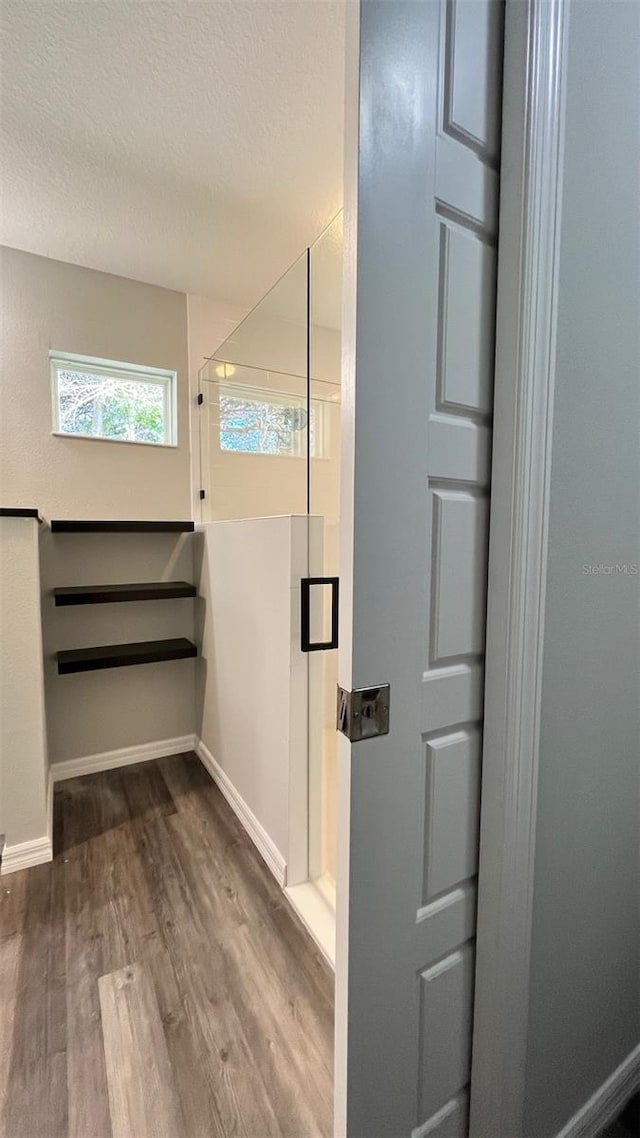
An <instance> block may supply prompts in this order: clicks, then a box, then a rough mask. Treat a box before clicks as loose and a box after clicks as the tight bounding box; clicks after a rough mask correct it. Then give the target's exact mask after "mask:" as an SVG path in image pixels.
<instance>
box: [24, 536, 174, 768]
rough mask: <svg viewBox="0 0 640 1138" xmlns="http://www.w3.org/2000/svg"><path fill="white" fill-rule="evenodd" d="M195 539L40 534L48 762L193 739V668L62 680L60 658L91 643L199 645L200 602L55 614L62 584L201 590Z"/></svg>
mask: <svg viewBox="0 0 640 1138" xmlns="http://www.w3.org/2000/svg"><path fill="white" fill-rule="evenodd" d="M193 541H194V535H193V534H191V533H185V534H171V533H165V534H66V533H52V532H51V530H49V529H48V528H44V527H43V528H42V530H41V534H40V564H41V587H42V627H43V649H44V675H45V693H46V708H47V731H48V739H49V760H50V762H51V764H52V766H53V770H54V774H55V765H56V764H57V763H60V762H63V761H66V760H69V759H76V758H83V757H86V756H89V755H99V754H102V753H104V752H105V751H114V750H118V749H120V748H123V747H133V746H139V745H141V744H144V743H154V742H158V741H163V740H166V739H178V740H179V739H181V738H183V737H184V736H188V735H191V734H192V733H193V730H194V661H193V660H173V661H164V662H162V663H157V664H145V665H144V666H141V667H131V668H113V669H106V670H104V671H98V672H80V673H77V674H73V675H67V676H59V675H58V674H57V667H56V659H55V653H56V652H57V651H59V650H62V649H65V648H81V647H84V646H86V645H91V644H117V643H127V642H131V641H136V640H164V639H169V638H171V637H175V636H185V637H187V639H189V640H192V639H193V630H194V602H193V600H190V599H188V598H184V599H181V600H171V601H134V602H126V603H120V604H104V605H80V606H69V607H66V606H65V607H56V606H55V605H54V603H53V598H52V596H51V590H52V589H53V588H55V587H56V586H57V585H85V584H94V583H101V584H110V583H113V584H117V583H118V582H123V581H127V582H129V581H165V580H178V581H180V580H183V581H189V582H192V581H194V579H195V578H194V570H193Z"/></svg>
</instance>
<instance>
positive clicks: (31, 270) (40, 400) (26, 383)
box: [0, 247, 192, 519]
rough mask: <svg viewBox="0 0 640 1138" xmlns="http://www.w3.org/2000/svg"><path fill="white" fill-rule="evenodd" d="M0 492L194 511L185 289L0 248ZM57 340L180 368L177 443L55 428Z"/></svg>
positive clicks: (99, 513)
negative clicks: (52, 373) (66, 433)
mask: <svg viewBox="0 0 640 1138" xmlns="http://www.w3.org/2000/svg"><path fill="white" fill-rule="evenodd" d="M0 257H1V260H0V273H1V279H2V385H1V389H0V425H1V430H2V445H1V447H0V498H1V504H2V505H3V506H34V507H37V508H38V509H39V510H40V512H41V513H42V514H43V515H44V516H45V517H46V518H51V517H67V518H74V517H77V518H134V519H135V518H150V519H153V518H181V517H187V518H189V517H191V516H192V514H191V494H190V468H189V453H190V428H189V380H188V353H187V302H186V296H185V295H184V294H182V293H178V292H172V291H171V290H169V289H163V288H157V287H156V286H154V285H147V284H141V283H140V282H139V281H131V280H127V279H125V278H124V277H115V276H111V275H109V274H108V273H99V272H95V271H93V270H92V269H84V268H81V267H80V266H78V265H70V264H66V263H63V262H61V261H53V260H50V259H49V258H47V257H37V256H34V255H33V254H31V253H23V252H21V251H20V250H17V249H8V248H6V247H2V248H1V249H0ZM50 349H54V350H58V351H64V352H74V353H78V354H80V355H87V356H96V357H99V358H101V359H109V360H117V361H122V362H123V363H137V364H142V365H149V366H150V367H159V368H165V369H167V370H171V371H176V372H177V374H178V446H177V447H156V446H146V445H144V444H137V443H117V442H104V441H99V440H94V439H91V440H87V439H74V438H68V437H67V438H64V437H59V436H56V435H53V434H52V407H51V382H50V377H49V351H50Z"/></svg>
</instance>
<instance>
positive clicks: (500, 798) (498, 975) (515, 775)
mask: <svg viewBox="0 0 640 1138" xmlns="http://www.w3.org/2000/svg"><path fill="white" fill-rule="evenodd" d="M568 19H569V3H568V0H507V5H506V20H505V54H504V99H503V138H502V162H501V189H500V194H501V204H500V230H499V252H498V297H497V310H496V370H495V396H494V436H493V439H494V441H493V461H492V490H491V520H490V537H489V574H488V596H487V645H486V665H485V719H484V744H483V769H482V810H481V831H480V863H479V879H478V918H477V942H476V997H475V1011H474V1031H473V1056H472V1075H471V1117H470V1134H471V1136H472V1138H474V1136H475V1138H480V1136H483V1135H487V1134H491V1135H492V1138H507V1136H513V1135H514V1134H521V1133H522V1122H523V1109H524V1090H525V1086H524V1075H525V1062H526V1043H527V1021H528V1005H529V963H530V948H531V933H532V903H533V869H534V856H535V830H536V805H537V782H538V754H539V735H540V702H541V679H542V650H543V628H544V612H545V580H546V555H547V531H548V518H549V476H550V467H551V439H552V427H553V395H554V381H555V374H554V373H555V364H554V361H555V333H556V310H557V292H558V288H557V285H558V268H559V245H560V210H561V199H562V164H563V162H562V156H563V151H564V100H565V76H566V50H567V38H568V37H567V27H568ZM523 77H524V82H523Z"/></svg>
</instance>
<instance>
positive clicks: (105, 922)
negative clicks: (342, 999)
mask: <svg viewBox="0 0 640 1138" xmlns="http://www.w3.org/2000/svg"><path fill="white" fill-rule="evenodd" d="M54 825H55V835H54V850H55V854H56V856H55V859H54V861H53V863H52V864H51V865H43V866H37V867H36V868H34V869H28V870H24V871H23V872H21V873H15V874H11V875H10V876H8V877H4V878H2V879H1V881H0V1025H1V1026H0V1108H1V1114H0V1135H2V1138H235V1136H237V1138H272V1136H273V1138H329V1136H330V1135H331V1132H332V1100H333V1079H332V1067H333V977H332V975H331V972H330V969H329V968H328V967H327V965H326V964H325V962H324V960H323V959H322V957H321V956H320V954H319V953H318V952H317V951H316V949H315V946H314V945H313V942H312V941H311V940H310V939H309V937H308V935H307V933H306V932H305V930H304V929H303V928H302V926H301V924H300V923H299V921H298V920H297V918H296V917H295V915H294V914H293V913H292V912H291V910H290V909H289V906H288V905H287V903H286V901H285V899H284V897H283V896H282V893H281V891H280V889H279V888H278V886H277V884H276V883H275V881H274V880H273V878H272V877H271V875H270V873H269V871H268V870H267V869H266V867H265V866H264V864H263V863H262V861H261V859H260V857H259V855H258V854H257V853H256V851H255V849H254V847H253V845H252V844H251V842H250V841H249V839H248V838H247V836H246V834H245V833H244V831H243V830H242V827H241V826H240V824H239V822H238V821H237V819H236V818H235V815H234V814H233V813H232V811H231V810H230V808H229V807H228V805H227V803H226V802H225V801H224V799H223V798H222V796H221V795H220V792H219V791H218V789H217V787H216V786H215V785H214V784H213V783H212V782H211V780H210V778H209V776H208V775H207V773H206V771H205V770H204V769H203V767H202V766H201V764H200V762H199V760H198V759H197V758H196V756H195V755H178V756H173V757H171V758H169V759H161V760H159V761H158V762H149V763H143V764H140V765H139V766H136V767H128V768H125V769H122V770H119V771H109V772H106V773H104V774H97V775H91V776H87V777H83V778H78V779H72V780H69V781H68V782H64V783H61V784H60V787H59V788H58V789H57V790H56V794H55V808H54Z"/></svg>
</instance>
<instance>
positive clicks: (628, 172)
mask: <svg viewBox="0 0 640 1138" xmlns="http://www.w3.org/2000/svg"><path fill="white" fill-rule="evenodd" d="M639 36H640V5H639V4H637V3H624V2H619V3H593V2H590V0H587V2H585V0H574V2H572V3H571V10H570V21H569V60H568V88H567V117H566V156H565V166H564V188H563V212H562V229H561V254H560V256H561V261H560V284H559V309H558V339H557V361H556V366H557V371H556V393H555V415H554V431H553V456H552V468H551V503H550V504H551V513H550V532H549V557H548V567H547V604H546V617H545V640H544V664H543V690H542V729H541V744H540V775H539V778H540V781H539V793H538V812H537V835H536V861H535V886H534V926H533V928H534V932H533V944H532V959H531V979H530V983H531V990H530V997H531V999H530V1021H529V1040H528V1056H527V1072H526V1103H525V1133H526V1135H535V1136H541V1135H545V1136H546V1135H552V1134H556V1133H557V1132H558V1131H559V1130H560V1129H561V1127H562V1126H563V1124H564V1123H565V1122H566V1121H567V1120H568V1119H569V1118H570V1117H571V1116H572V1115H573V1114H574V1113H575V1111H576V1110H577V1109H578V1108H579V1107H580V1106H581V1105H582V1104H583V1103H584V1102H585V1101H586V1100H587V1099H588V1098H589V1097H590V1095H591V1094H593V1092H594V1091H596V1090H597V1089H598V1087H599V1086H600V1085H601V1084H602V1083H603V1082H604V1081H605V1079H607V1077H608V1076H609V1075H610V1074H611V1073H612V1072H613V1071H614V1070H615V1068H616V1067H617V1066H618V1065H619V1064H620V1063H621V1062H622V1061H623V1060H624V1059H625V1057H626V1056H627V1055H628V1054H629V1052H630V1051H632V1049H633V1048H634V1046H635V1045H636V1044H637V1043H638V1041H639V1039H640V1007H639V992H638V989H639V981H640V927H639V919H638V906H639V893H640V891H639V880H640V878H639V855H638V843H639V815H638V802H639V783H640V779H639V751H640V736H639V705H640V672H639V652H640V649H639V645H640V630H639V615H640V585H639V583H640V576H637V575H634V574H633V573H632V571H629V573H628V574H626V575H625V574H623V573H618V574H616V573H615V572H614V573H612V574H606V573H590V572H586V571H584V570H583V566H585V565H600V564H603V565H610V564H613V565H615V564H616V563H618V564H621V565H622V564H627V565H629V566H631V565H633V564H636V565H637V563H638V562H640V536H639V535H640V526H639V518H640V500H639V486H640V462H639V455H640V447H639V427H640V403H639V391H640V349H639V333H638V316H639V311H640V309H639V304H640V289H639V263H640V262H639V239H638V202H639V200H640V198H639V185H638V152H639V140H640V133H639V118H640V84H639V51H638V44H639V42H640V41H639Z"/></svg>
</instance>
